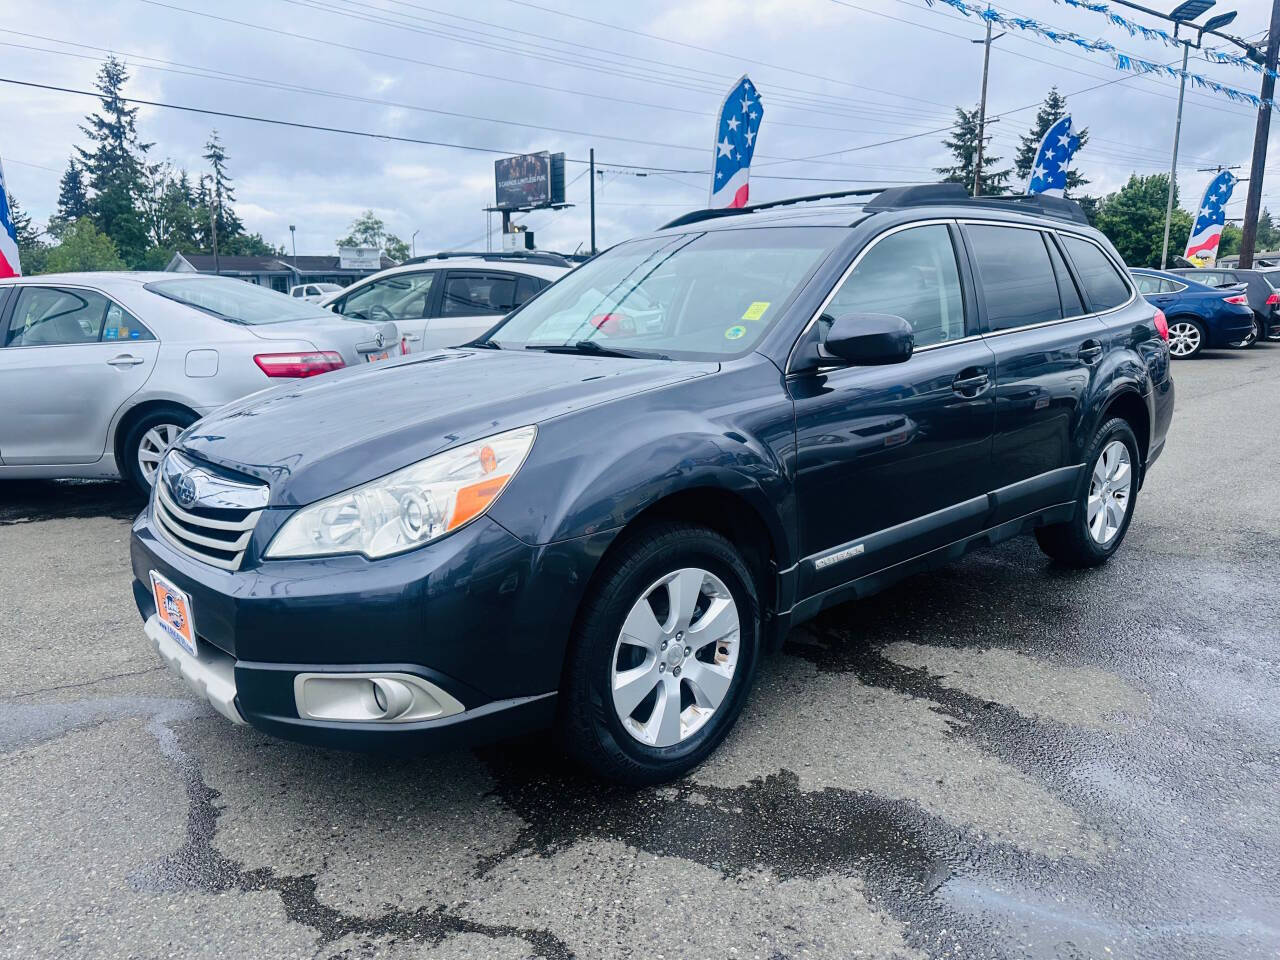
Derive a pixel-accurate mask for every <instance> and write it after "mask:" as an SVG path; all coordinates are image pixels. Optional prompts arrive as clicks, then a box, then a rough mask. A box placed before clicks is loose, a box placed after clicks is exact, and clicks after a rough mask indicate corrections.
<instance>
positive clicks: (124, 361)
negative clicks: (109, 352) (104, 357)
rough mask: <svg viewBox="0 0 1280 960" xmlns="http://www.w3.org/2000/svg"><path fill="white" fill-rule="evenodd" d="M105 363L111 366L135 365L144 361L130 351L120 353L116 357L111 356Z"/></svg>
mask: <svg viewBox="0 0 1280 960" xmlns="http://www.w3.org/2000/svg"><path fill="white" fill-rule="evenodd" d="M107 363H109V364H111V366H113V367H136V366H137V365H138V364H140V363H146V361H145V360H143V359H142V357H135V356H134V355H133V354H131V353H122V354H120V356H118V357H112V358H111V359H110V360H108V361H107Z"/></svg>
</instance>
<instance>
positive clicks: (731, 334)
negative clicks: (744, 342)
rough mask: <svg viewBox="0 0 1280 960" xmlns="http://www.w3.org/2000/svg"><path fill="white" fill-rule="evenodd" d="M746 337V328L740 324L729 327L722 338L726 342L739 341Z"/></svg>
mask: <svg viewBox="0 0 1280 960" xmlns="http://www.w3.org/2000/svg"><path fill="white" fill-rule="evenodd" d="M746 335H747V328H746V327H744V326H743V325H742V324H740V323H736V324H734V325H733V326H732V327H730V328H729V329H728V330H726V331H725V332H724V338H725V339H726V340H741V339H742V338H743V337H745V336H746Z"/></svg>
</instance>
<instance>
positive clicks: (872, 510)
mask: <svg viewBox="0 0 1280 960" xmlns="http://www.w3.org/2000/svg"><path fill="white" fill-rule="evenodd" d="M835 198H836V199H839V200H841V202H840V203H838V204H836V205H831V206H808V205H801V204H799V203H796V202H793V203H790V204H786V203H776V204H759V205H757V206H755V207H750V208H745V209H739V210H717V211H700V212H697V213H693V214H689V215H686V216H683V217H681V218H679V219H677V220H675V221H673V222H672V223H671V224H669V225H668V226H667V227H666V228H664V229H662V230H659V231H658V232H656V233H654V234H651V235H649V236H644V237H640V238H638V239H635V240H632V241H629V242H627V243H622V244H619V245H618V246H617V247H614V248H613V249H612V250H609V251H608V252H606V253H603V254H601V255H600V256H599V257H597V258H595V259H594V260H592V261H590V262H588V263H586V264H584V265H582V266H581V267H579V268H578V269H577V270H576V271H574V272H573V273H571V274H569V275H567V276H565V277H564V278H563V279H561V280H560V281H559V282H558V283H556V284H555V285H554V286H552V287H551V288H550V289H549V290H547V291H546V292H544V293H543V294H541V295H540V296H538V297H537V298H536V299H534V300H532V301H531V302H529V303H528V304H526V305H525V306H524V307H523V308H521V309H518V310H516V311H515V312H514V313H513V314H511V315H510V316H509V317H507V319H506V320H505V321H504V322H502V323H500V324H498V325H497V326H496V327H495V328H494V329H492V330H491V331H489V332H488V333H487V334H485V335H484V336H482V337H481V338H479V339H477V340H476V341H474V342H473V343H471V344H470V345H468V346H466V347H463V348H460V349H455V350H441V351H434V352H431V353H427V354H423V355H418V356H410V357H402V358H399V359H395V360H393V361H391V363H389V364H383V365H380V369H378V370H377V371H376V372H375V371H368V372H366V371H363V370H349V371H341V372H339V373H337V374H334V375H330V376H326V377H323V378H320V379H319V380H317V381H315V382H312V383H303V384H295V385H292V386H290V388H289V389H288V390H287V391H286V390H277V391H268V392H265V393H262V394H259V395H258V396H256V397H252V398H248V399H246V400H244V401H242V402H240V403H238V404H234V405H232V406H230V407H228V408H227V409H225V410H223V411H221V412H219V413H218V414H216V415H215V416H212V417H210V418H208V419H206V420H205V421H204V422H203V423H202V424H201V425H200V427H199V428H198V429H195V430H192V431H189V432H187V433H186V434H184V435H183V436H182V437H180V438H179V440H178V442H177V443H176V444H175V446H174V448H173V450H172V451H171V452H170V453H169V455H168V456H167V457H166V459H165V462H164V465H163V468H162V474H163V476H162V480H161V481H160V482H159V483H157V484H156V492H155V495H154V497H153V499H152V502H151V505H150V507H149V509H148V510H146V511H145V512H144V513H143V515H142V516H140V517H139V518H138V520H137V522H136V523H135V525H134V528H133V537H132V547H131V551H132V564H133V572H134V576H135V583H134V594H135V598H136V601H137V606H138V609H139V611H140V613H141V615H142V618H143V620H144V622H145V630H146V632H147V634H148V635H149V636H150V637H151V639H152V640H153V641H154V642H155V644H156V646H157V648H158V650H159V653H160V655H161V656H162V657H163V658H164V659H165V660H166V661H168V662H169V663H170V664H171V665H172V666H173V667H174V668H175V669H176V670H177V671H178V672H179V673H180V674H181V675H182V676H184V677H185V678H187V680H188V681H189V682H190V683H191V684H192V685H193V686H194V687H195V689H197V690H199V691H200V692H201V693H202V694H203V695H204V696H206V697H208V699H209V700H210V701H211V702H212V703H213V705H214V706H215V707H216V708H217V709H218V710H219V711H220V712H222V713H223V714H224V715H225V716H227V717H228V718H229V719H231V720H233V721H235V722H237V723H242V722H248V723H250V724H252V725H254V726H255V727H258V728H260V729H262V730H265V731H268V732H270V733H273V734H277V735H279V736H282V737H287V738H291V739H296V740H301V741H307V742H313V743H320V744H327V745H333V746H341V747H353V748H376V749H404V750H420V749H424V748H427V747H437V746H443V745H450V744H458V743H469V742H474V741H475V740H477V739H483V738H492V737H502V736H508V735H511V734H515V733H519V732H525V731H529V730H534V729H538V728H541V727H544V726H551V725H555V726H556V727H557V728H558V730H559V731H560V733H561V735H562V736H563V739H564V742H565V743H566V744H567V746H568V748H569V750H570V751H571V752H572V753H573V754H574V755H575V756H576V757H578V758H579V759H581V760H582V761H583V762H585V763H586V764H587V765H589V766H590V767H591V768H593V769H594V770H596V771H598V772H599V773H600V774H603V775H605V776H608V777H611V778H615V779H619V780H623V781H629V782H653V781H658V780H663V779H666V778H670V777H674V776H677V775H679V774H681V773H683V772H684V771H687V770H688V769H690V768H691V767H693V766H694V765H695V764H697V763H698V762H699V761H701V760H702V759H703V758H704V757H706V756H707V755H708V754H709V753H710V752H711V751H712V750H713V749H714V748H715V746H716V745H717V744H718V743H719V742H720V741H721V740H723V739H724V737H725V736H726V734H727V733H728V732H729V729H730V728H731V727H732V725H733V723H734V721H735V720H736V718H737V716H738V713H739V711H740V709H741V708H742V704H743V700H744V698H745V697H746V695H747V691H748V689H749V688H750V686H751V682H752V678H753V676H754V673H755V670H756V666H757V663H758V661H759V658H760V656H761V655H762V654H763V653H764V652H765V651H767V650H770V649H773V648H775V647H777V646H778V645H779V644H780V642H781V640H782V638H783V637H784V636H785V635H786V633H787V631H788V630H789V629H790V628H791V627H792V626H794V625H796V624H798V623H800V622H802V621H804V620H806V619H808V618H810V617H813V616H814V615H815V614H817V613H818V612H819V611H821V610H823V609H824V608H826V607H829V606H831V605H832V604H836V603H840V602H843V601H846V600H851V599H854V598H857V597H862V596H865V595H867V594H869V593H872V592H874V591H876V590H879V589H881V588H883V587H885V586H886V585H888V584H890V583H892V582H894V581H896V580H898V579H900V578H902V577H904V576H906V575H908V574H910V573H913V572H915V571H919V570H922V569H927V568H930V567H932V566H934V565H936V564H938V563H939V562H942V561H945V560H948V559H953V558H956V557H959V556H961V555H962V554H964V553H965V552H967V551H968V550H970V549H971V548H974V547H979V546H985V545H988V544H991V543H994V542H997V541H1001V540H1004V539H1007V538H1010V537H1014V536H1016V535H1018V534H1021V533H1028V532H1034V534H1035V536H1036V538H1037V540H1038V542H1039V544H1040V546H1041V548H1042V549H1043V550H1044V552H1045V553H1047V554H1048V555H1049V556H1050V557H1052V558H1054V559H1056V560H1057V561H1059V562H1061V563H1063V564H1066V565H1069V566H1075V567H1091V566H1096V565H1099V564H1101V563H1103V562H1105V561H1106V560H1107V559H1108V558H1109V557H1111V556H1112V554H1114V553H1115V551H1116V550H1117V549H1118V548H1119V546H1120V544H1121V543H1122V541H1123V540H1124V537H1125V532H1126V530H1127V529H1128V527H1129V524H1130V522H1131V520H1132V518H1133V513H1134V504H1135V501H1136V499H1137V495H1138V491H1139V489H1140V488H1141V485H1142V482H1143V479H1144V478H1145V476H1146V473H1147V471H1148V470H1149V469H1150V467H1151V465H1152V463H1153V462H1154V461H1155V459H1156V458H1157V457H1158V456H1159V455H1160V452H1161V451H1162V450H1163V449H1164V445H1165V437H1166V433H1167V431H1168V428H1169V422H1170V418H1171V416H1172V413H1173V399H1174V387H1173V381H1172V379H1171V377H1170V361H1169V350H1168V345H1167V343H1166V337H1167V331H1166V329H1165V325H1164V318H1163V316H1162V315H1161V314H1160V312H1159V311H1158V310H1156V309H1155V308H1153V307H1152V306H1150V305H1149V304H1148V303H1147V302H1146V301H1145V300H1143V299H1142V297H1140V296H1138V294H1137V291H1136V290H1135V289H1134V286H1133V283H1132V281H1131V280H1130V278H1129V275H1128V273H1127V271H1126V270H1125V268H1124V264H1123V263H1122V261H1121V260H1120V258H1119V257H1118V256H1117V254H1116V252H1115V250H1114V249H1113V248H1112V247H1111V245H1110V244H1109V243H1108V242H1107V241H1106V239H1105V238H1104V237H1103V236H1102V235H1101V234H1100V233H1098V232H1097V231H1096V230H1093V229H1091V228H1090V227H1089V226H1088V224H1087V223H1086V222H1085V219H1084V216H1083V214H1082V213H1081V211H1080V209H1079V207H1078V206H1076V205H1075V204H1073V203H1071V202H1069V201H1062V200H1057V201H1054V200H1053V199H1052V198H1025V199H1005V200H994V199H982V200H970V199H968V198H967V197H966V194H965V191H964V190H963V189H962V188H960V187H956V186H950V185H946V186H941V185H938V186H928V187H910V188H896V189H891V190H885V191H883V192H880V193H878V194H876V193H875V192H870V193H861V192H855V193H853V194H847V195H836V197H835Z"/></svg>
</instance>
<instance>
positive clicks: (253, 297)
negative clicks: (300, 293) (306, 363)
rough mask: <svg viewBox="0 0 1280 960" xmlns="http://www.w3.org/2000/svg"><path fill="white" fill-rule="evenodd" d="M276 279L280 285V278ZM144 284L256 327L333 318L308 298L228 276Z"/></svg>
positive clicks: (163, 294)
mask: <svg viewBox="0 0 1280 960" xmlns="http://www.w3.org/2000/svg"><path fill="white" fill-rule="evenodd" d="M273 282H274V281H273ZM280 282H281V284H282V285H283V283H284V281H283V280H281V281H280ZM144 286H145V288H146V289H147V290H149V291H151V292H152V293H154V294H157V295H159V296H161V297H165V298H167V299H169V300H174V301H176V302H178V303H181V304H184V305H186V306H188V307H193V308H194V309H196V310H199V311H200V312H201V313H207V314H209V316H211V317H217V318H218V319H219V320H226V321H228V322H229V323H241V324H246V325H248V326H257V325H259V324H264V323H281V322H283V321H286V320H323V319H326V318H327V319H329V320H332V319H333V317H331V316H329V314H328V312H327V311H325V310H323V309H321V308H320V307H317V306H316V305H315V304H314V303H311V302H310V301H309V300H300V299H299V300H295V299H294V298H293V297H290V296H289V295H288V294H287V293H285V292H284V291H283V290H282V291H281V292H276V291H274V290H271V289H270V288H268V287H260V286H258V285H257V284H255V283H252V282H249V283H243V282H241V281H239V280H233V279H231V278H230V277H183V278H182V279H174V280H156V281H154V282H153V283H148V284H145V285H144Z"/></svg>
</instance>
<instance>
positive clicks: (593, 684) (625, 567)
mask: <svg viewBox="0 0 1280 960" xmlns="http://www.w3.org/2000/svg"><path fill="white" fill-rule="evenodd" d="M694 566H696V567H700V568H702V569H704V570H706V571H708V572H710V573H712V574H714V575H715V576H716V577H718V578H719V579H720V580H721V581H722V582H723V584H724V585H725V586H726V587H727V588H728V590H729V593H730V594H731V595H732V597H733V600H734V602H735V604H736V605H737V609H738V618H739V624H740V634H739V636H740V639H739V651H738V661H737V666H736V668H735V670H734V674H733V679H732V681H731V682H730V686H729V688H728V691H727V692H726V693H725V695H724V699H723V700H722V701H721V702H720V704H719V706H718V707H717V708H716V710H715V713H713V714H712V715H711V717H710V719H708V720H707V721H706V722H705V723H704V724H703V726H702V727H701V728H700V729H698V730H696V731H695V732H693V733H692V734H691V735H689V736H688V738H687V739H685V740H683V741H681V742H679V743H676V744H675V745H673V746H668V747H657V746H650V745H649V744H645V743H642V742H641V741H640V740H638V739H636V737H634V736H632V734H631V733H629V732H628V731H627V729H626V728H624V727H623V722H622V719H621V718H620V717H619V716H618V712H617V710H615V708H614V703H613V697H612V692H611V684H612V676H613V666H614V658H615V656H616V653H615V647H616V645H617V642H618V637H619V634H620V632H621V630H622V625H623V622H624V621H625V620H626V618H627V615H628V614H629V613H630V611H631V608H632V607H633V606H634V605H635V603H636V602H637V601H638V600H639V599H640V598H641V597H643V596H644V594H645V591H646V590H647V589H648V588H649V587H650V586H651V585H652V584H654V583H655V582H656V581H658V580H660V579H661V578H662V577H663V576H665V575H666V574H669V573H672V572H674V571H676V570H679V569H681V568H684V567H694ZM759 651H760V607H759V601H758V599H757V593H756V585H755V582H754V579H753V577H752V575H751V572H750V570H749V569H748V568H747V565H746V563H745V562H744V561H743V559H742V557H741V555H740V554H739V553H738V551H737V549H736V548H735V547H734V546H733V544H731V543H730V542H729V541H728V540H726V539H725V538H724V537H722V536H720V535H719V534H717V533H714V532H713V531H711V530H707V529H705V528H703V527H699V526H695V525H693V524H688V523H678V522H662V523H655V524H653V525H651V526H647V527H645V528H644V529H642V530H640V531H637V532H636V533H634V534H632V535H630V536H628V537H627V539H626V540H625V541H624V542H622V543H620V544H619V545H618V546H617V547H616V548H615V549H614V550H612V551H611V552H610V555H609V557H608V558H607V559H606V560H605V562H604V566H603V567H602V569H601V570H600V571H599V574H598V575H597V576H596V577H595V578H594V580H593V583H592V585H591V587H590V589H589V592H588V594H587V597H586V599H585V600H584V601H583V604H582V607H581V609H580V611H579V614H578V619H577V622H576V624H575V626H574V632H573V637H572V639H571V641H570V646H569V652H568V656H567V659H566V663H565V670H564V681H563V684H562V687H561V696H560V700H561V703H560V732H561V736H562V738H563V740H564V744H565V747H566V748H567V750H568V752H569V754H570V755H571V756H572V757H573V758H574V759H575V760H577V761H578V762H579V763H581V764H583V765H584V766H586V767H587V768H589V769H590V770H591V771H593V772H594V773H596V774H597V775H599V776H601V777H603V778H605V779H608V780H613V781H616V782H619V783H626V784H631V785H636V786H639V785H644V784H653V783H661V782H664V781H667V780H671V779H673V778H676V777H679V776H681V775H683V774H685V773H687V772H688V771H689V770H691V769H693V768H694V767H696V766H697V765H698V764H699V763H701V762H702V761H703V760H704V759H706V757H707V756H708V755H709V754H710V753H711V751H713V750H714V749H715V748H716V747H717V746H718V745H719V744H720V742H721V741H722V740H724V738H725V736H726V735H727V734H728V732H729V730H730V729H731V728H732V727H733V724H734V722H735V721H736V720H737V719H738V714H739V713H741V711H742V705H743V703H744V701H745V699H746V696H747V691H748V690H749V689H750V687H751V683H752V681H753V680H754V678H755V669H756V662H757V660H758V658H759ZM661 689H662V688H661V686H659V691H660V690H661ZM640 709H643V707H641V708H640Z"/></svg>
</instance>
